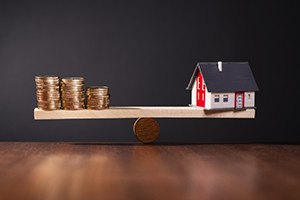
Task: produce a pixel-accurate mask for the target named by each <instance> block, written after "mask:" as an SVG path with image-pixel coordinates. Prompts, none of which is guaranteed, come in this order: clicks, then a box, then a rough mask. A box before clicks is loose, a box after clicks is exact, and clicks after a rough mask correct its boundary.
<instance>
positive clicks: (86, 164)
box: [0, 142, 300, 200]
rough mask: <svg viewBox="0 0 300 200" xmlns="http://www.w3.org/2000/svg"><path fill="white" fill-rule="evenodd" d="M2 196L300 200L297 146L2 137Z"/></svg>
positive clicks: (26, 199) (26, 198) (54, 199)
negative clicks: (31, 140)
mask: <svg viewBox="0 0 300 200" xmlns="http://www.w3.org/2000/svg"><path fill="white" fill-rule="evenodd" d="M0 158H1V159H0V199H1V200H7V199H8V200H10V199H14V200H15V199H22V200H29V199H30V200H35V199H37V200H38V199H43V200H60V199H63V200H68V199H72V200H79V199H80V200H81V199H89V200H94V199H105V200H106V199H118V200H119V199H121V200H122V199H130V200H132V199H146V200H148V199H155V200H157V199H174V200H182V199H185V200H189V199H192V200H199V199H218V200H219V199H220V200H224V199H230V200H241V199H243V200H253V199H255V200H263V199H272V200H282V199H287V200H299V199H300V170H299V169H300V146H299V145H196V144H195V145H138V144H114V145H113V144H101V143H95V144H79V143H77V144H72V143H7V142H1V143H0Z"/></svg>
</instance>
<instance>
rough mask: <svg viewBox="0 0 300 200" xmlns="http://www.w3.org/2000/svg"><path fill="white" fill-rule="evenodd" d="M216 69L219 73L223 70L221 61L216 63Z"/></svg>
mask: <svg viewBox="0 0 300 200" xmlns="http://www.w3.org/2000/svg"><path fill="white" fill-rule="evenodd" d="M218 69H219V72H221V71H222V70H223V68H222V61H219V62H218Z"/></svg>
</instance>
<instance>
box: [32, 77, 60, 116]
mask: <svg viewBox="0 0 300 200" xmlns="http://www.w3.org/2000/svg"><path fill="white" fill-rule="evenodd" d="M35 84H36V99H37V106H38V108H39V109H41V110H58V109H60V94H59V78H58V76H36V77H35Z"/></svg>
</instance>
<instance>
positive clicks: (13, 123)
mask: <svg viewBox="0 0 300 200" xmlns="http://www.w3.org/2000/svg"><path fill="white" fill-rule="evenodd" d="M284 2H285V3H275V2H273V1H253V0H250V1H222V0H219V1H203V2H201V1H194V2H192V1H182V2H175V1H136V2H131V1H107V2H101V1H57V2H54V1H47V2H46V1H45V2H43V1H35V2H31V1H19V2H16V1H1V0H0V74H1V79H0V83H1V93H0V94H1V98H0V120H1V121H0V140H1V141H109V142H121V141H124V142H126V141H135V139H134V136H133V134H132V123H133V122H134V120H78V121H75V120H73V121H72V120H67V121H34V120H33V109H34V107H35V85H34V76H35V75H38V74H57V75H59V76H61V77H64V76H84V77H85V79H86V81H85V82H86V85H104V84H105V85H108V86H110V89H111V104H112V105H187V104H188V103H189V101H190V93H189V91H186V90H185V87H186V85H187V83H188V80H189V78H190V75H191V73H192V71H193V69H194V67H195V64H196V63H197V62H198V61H218V60H222V61H249V62H250V65H251V67H252V70H253V73H254V75H255V78H256V80H257V83H258V85H259V88H260V91H259V92H258V93H257V98H256V101H257V104H256V105H257V107H258V110H257V118H256V119H255V120H241V119H240V120H229V119H226V120H225V119H224V120H209V119H202V120H199V119H198V120H196V119H159V122H160V125H161V131H162V134H161V137H160V140H159V141H161V142H299V141H300V137H299V133H298V132H299V130H298V129H299V128H298V126H297V124H296V120H295V119H297V102H298V98H299V97H298V94H297V93H298V91H297V87H298V86H299V83H297V81H298V80H297V72H296V69H297V68H299V67H300V66H299V62H298V61H297V55H296V53H295V51H296V44H299V43H298V42H299V41H298V38H297V34H298V32H297V31H296V27H297V26H298V20H297V19H298V18H297V17H298V13H297V12H298V11H297V10H296V5H295V4H293V3H292V2H289V1H284ZM298 48H299V47H298Z"/></svg>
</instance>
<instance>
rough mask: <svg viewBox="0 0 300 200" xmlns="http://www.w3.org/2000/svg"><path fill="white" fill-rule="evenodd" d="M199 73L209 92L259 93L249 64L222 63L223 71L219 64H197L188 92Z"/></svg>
mask: <svg viewBox="0 0 300 200" xmlns="http://www.w3.org/2000/svg"><path fill="white" fill-rule="evenodd" d="M198 71H200V72H201V73H202V76H203V79H204V81H205V84H206V88H207V90H208V91H209V92H239V91H240V92H242V91H245V92H255V91H258V87H257V84H256V82H255V79H254V77H253V74H252V71H251V68H250V66H249V63H248V62H232V63H226V62H223V63H222V71H221V72H220V71H219V69H218V63H217V62H210V63H197V66H196V67H195V70H194V72H193V75H192V77H191V79H190V82H189V84H188V86H187V88H186V89H187V90H191V89H192V87H193V84H194V80H195V78H196V77H197V74H198Z"/></svg>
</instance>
